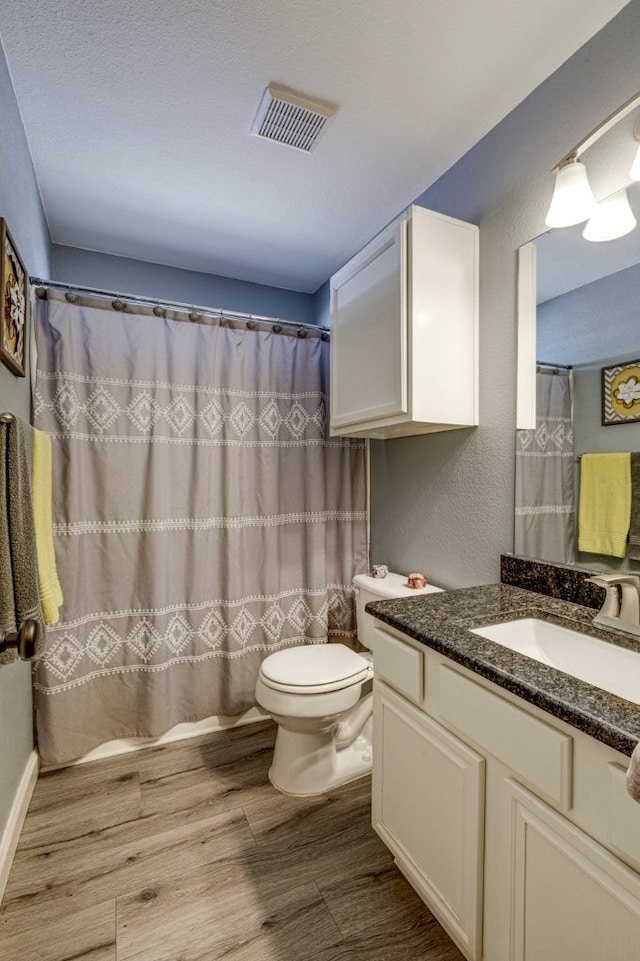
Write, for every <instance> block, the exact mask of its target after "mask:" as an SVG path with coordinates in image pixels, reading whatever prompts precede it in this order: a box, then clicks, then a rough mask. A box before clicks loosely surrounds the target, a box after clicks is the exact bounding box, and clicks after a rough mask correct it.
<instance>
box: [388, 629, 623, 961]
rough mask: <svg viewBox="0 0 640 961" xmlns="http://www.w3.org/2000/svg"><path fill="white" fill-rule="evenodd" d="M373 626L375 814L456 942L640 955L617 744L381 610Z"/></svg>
mask: <svg viewBox="0 0 640 961" xmlns="http://www.w3.org/2000/svg"><path fill="white" fill-rule="evenodd" d="M373 637H374V641H373V645H372V646H373V651H374V659H375V665H376V668H375V669H376V675H375V681H374V764H373V800H372V821H373V826H374V828H375V830H376V831H377V832H378V834H379V835H380V837H381V838H382V839H383V841H384V842H385V843H386V844H387V846H388V847H389V848H390V849H391V851H392V852H393V854H394V856H395V858H396V863H397V865H398V867H399V868H400V870H401V871H402V872H403V873H404V874H405V876H406V877H407V879H408V880H409V881H410V883H411V884H412V885H413V887H414V888H415V889H416V891H417V892H418V894H419V895H420V896H421V897H422V899H423V900H424V901H425V903H426V904H427V906H428V907H429V908H430V909H431V911H432V912H433V914H434V915H435V916H436V917H437V918H438V920H439V921H440V922H441V924H442V925H443V927H444V928H445V929H446V930H447V932H448V933H449V935H450V936H451V938H452V939H453V940H454V941H455V943H456V944H457V945H458V947H459V948H460V950H461V951H462V952H463V954H464V955H465V956H466V957H467V958H469V959H470V961H542V959H544V961H638V959H640V805H638V804H636V803H635V802H634V801H632V799H631V798H630V797H629V796H628V795H627V793H626V791H625V785H624V774H625V769H626V766H627V763H628V758H626V757H625V756H624V755H622V754H619V753H618V752H617V751H615V750H613V749H611V748H609V747H607V746H606V745H604V744H602V743H601V742H599V741H597V740H595V739H594V738H591V737H589V736H588V735H586V734H584V733H583V732H581V731H579V730H577V729H575V728H573V727H571V726H570V725H568V724H565V723H564V722H562V721H560V720H558V719H556V718H555V717H552V716H551V715H549V714H547V713H545V712H544V711H542V710H540V709H538V708H536V707H534V706H533V705H530V704H529V703H528V702H526V701H524V700H522V699H521V698H518V697H516V696H514V695H512V694H510V693H509V692H507V691H504V690H503V689H502V688H499V687H496V686H495V685H494V684H492V683H490V682H489V681H486V680H484V679H483V678H481V677H479V676H478V675H476V674H473V673H471V672H470V671H468V670H466V669H465V668H464V667H461V666H460V665H458V664H456V663H454V662H453V661H451V660H449V659H448V658H446V657H443V656H442V655H440V654H438V653H437V652H435V651H433V650H431V649H429V648H426V647H424V646H423V645H420V644H419V643H418V642H416V641H414V640H413V639H411V638H408V637H406V636H405V635H403V634H401V633H400V632H398V631H395V630H394V629H392V628H388V627H387V626H386V625H381V623H380V622H377V626H376V628H375V631H374V634H373ZM389 652H391V656H389ZM411 667H413V668H414V669H416V670H418V671H419V672H420V677H419V680H418V681H417V682H416V681H415V680H413V679H412V678H411V672H410V668H411Z"/></svg>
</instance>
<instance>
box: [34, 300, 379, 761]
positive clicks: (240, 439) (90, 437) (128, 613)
mask: <svg viewBox="0 0 640 961" xmlns="http://www.w3.org/2000/svg"><path fill="white" fill-rule="evenodd" d="M36 325H37V348H38V369H37V376H36V390H35V423H36V426H37V427H39V428H40V429H42V430H45V431H47V432H48V433H49V434H50V435H51V437H52V442H53V457H54V504H53V508H54V537H55V546H56V557H57V563H58V572H59V575H60V580H61V583H62V588H63V592H64V598H65V604H64V607H63V609H62V612H61V615H62V616H61V621H60V623H59V624H58V625H56V626H55V627H52V628H49V629H48V631H47V643H46V651H45V654H44V657H43V659H42V660H41V661H39V662H38V663H37V664H36V666H35V668H34V697H35V710H36V731H37V739H38V746H39V749H40V752H41V754H42V757H43V759H44V761H45V762H46V763H49V764H51V763H58V762H62V761H66V760H69V759H71V758H75V757H78V756H80V755H82V754H84V753H86V752H87V751H88V750H90V749H91V748H93V747H95V746H96V745H98V744H100V743H102V742H104V741H108V740H110V739H113V738H118V737H127V736H135V735H142V736H156V735H159V734H161V733H163V732H164V731H166V730H168V729H169V728H170V727H172V726H173V725H175V724H177V723H179V722H184V721H195V720H199V719H202V718H204V717H207V716H211V715H227V716H228V715H231V716H234V715H238V714H241V713H242V712H244V711H245V710H247V709H248V708H249V707H250V706H251V705H252V704H253V703H254V696H253V691H254V685H255V679H256V675H257V671H258V668H259V665H260V663H261V661H262V660H263V659H264V657H265V656H266V655H267V654H269V653H271V652H273V651H275V650H278V649H280V648H283V647H286V646H288V645H293V644H303V643H321V642H324V641H326V640H327V638H328V635H329V634H336V635H339V636H342V637H345V638H348V637H351V636H353V634H354V632H355V616H354V607H353V596H352V588H351V578H352V577H353V575H354V573H357V572H361V571H363V570H365V569H366V567H367V530H366V500H365V450H364V442H363V441H359V440H344V439H341V438H332V439H330V438H329V437H328V431H327V397H328V347H329V345H328V343H326V342H325V341H323V340H322V338H321V336H320V333H319V332H318V333H316V332H309V334H308V335H307V336H306V337H305V338H300V337H299V336H298V335H297V331H296V330H295V329H293V330H291V329H287V328H284V329H282V331H281V332H279V333H277V332H274V330H273V328H272V327H271V326H269V325H266V324H260V323H259V324H258V326H257V329H255V330H248V329H247V328H246V324H244V323H240V322H237V321H227V322H226V324H225V325H224V326H221V325H220V323H219V322H218V320H217V319H213V318H207V317H206V316H204V315H203V316H202V317H201V318H200V320H199V321H198V322H196V323H193V322H190V321H189V320H188V319H187V318H186V315H185V314H181V313H172V312H170V311H166V312H165V314H164V316H163V317H158V316H154V312H153V311H152V309H151V308H144V307H140V306H138V305H135V307H132V306H131V305H127V307H126V310H124V311H122V310H121V311H119V312H117V311H115V310H114V309H113V307H112V303H111V301H108V300H104V299H99V298H94V297H79V299H77V302H74V303H72V304H71V303H68V302H67V299H66V298H65V295H64V294H62V293H60V292H58V291H55V290H49V291H48V299H47V300H46V301H38V306H37V317H36Z"/></svg>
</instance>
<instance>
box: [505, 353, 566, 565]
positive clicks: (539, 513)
mask: <svg viewBox="0 0 640 961" xmlns="http://www.w3.org/2000/svg"><path fill="white" fill-rule="evenodd" d="M574 474H575V455H574V449H573V403H572V378H571V371H570V370H559V369H557V368H550V369H545V368H542V369H539V370H538V373H537V375H536V429H535V430H519V431H516V511H515V552H516V554H524V555H525V556H527V557H533V558H537V559H539V560H549V561H557V562H559V563H562V562H564V563H571V562H572V561H573V560H574V547H575V534H574V531H575V490H574Z"/></svg>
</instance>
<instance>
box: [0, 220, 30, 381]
mask: <svg viewBox="0 0 640 961" xmlns="http://www.w3.org/2000/svg"><path fill="white" fill-rule="evenodd" d="M0 259H1V263H0V289H1V290H2V318H1V321H2V322H1V325H0V360H1V361H2V362H3V364H6V366H7V367H8V368H9V369H10V370H12V371H13V373H14V374H17V376H18V377H24V373H25V344H26V336H27V312H28V307H29V296H28V283H29V278H28V276H27V272H26V270H25V269H24V264H23V263H22V260H21V259H20V254H19V253H18V250H17V248H16V245H15V244H14V242H13V240H12V239H11V234H10V233H9V231H8V229H7V224H6V221H4V220H3V219H2V218H1V217H0Z"/></svg>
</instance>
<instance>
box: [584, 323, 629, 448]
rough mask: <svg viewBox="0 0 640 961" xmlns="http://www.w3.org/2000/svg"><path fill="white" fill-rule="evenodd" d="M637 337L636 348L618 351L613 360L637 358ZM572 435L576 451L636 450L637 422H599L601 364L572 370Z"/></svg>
mask: <svg viewBox="0 0 640 961" xmlns="http://www.w3.org/2000/svg"><path fill="white" fill-rule="evenodd" d="M639 341H640V337H638V336H636V350H635V353H633V354H632V355H631V356H627V357H626V358H625V357H624V355H623V354H622V353H621V354H619V355H618V357H617V358H616V359H620V360H621V361H625V360H627V361H631V360H637V359H638V356H639V355H640V343H639ZM573 436H574V442H575V449H576V453H577V454H583V453H585V452H589V451H601V452H602V453H609V454H611V453H615V452H616V451H621V450H640V421H638V423H633V422H632V423H628V424H609V426H608V427H604V426H603V425H602V372H601V365H600V364H597V365H596V366H595V367H583V368H581V369H578V370H574V372H573Z"/></svg>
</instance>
